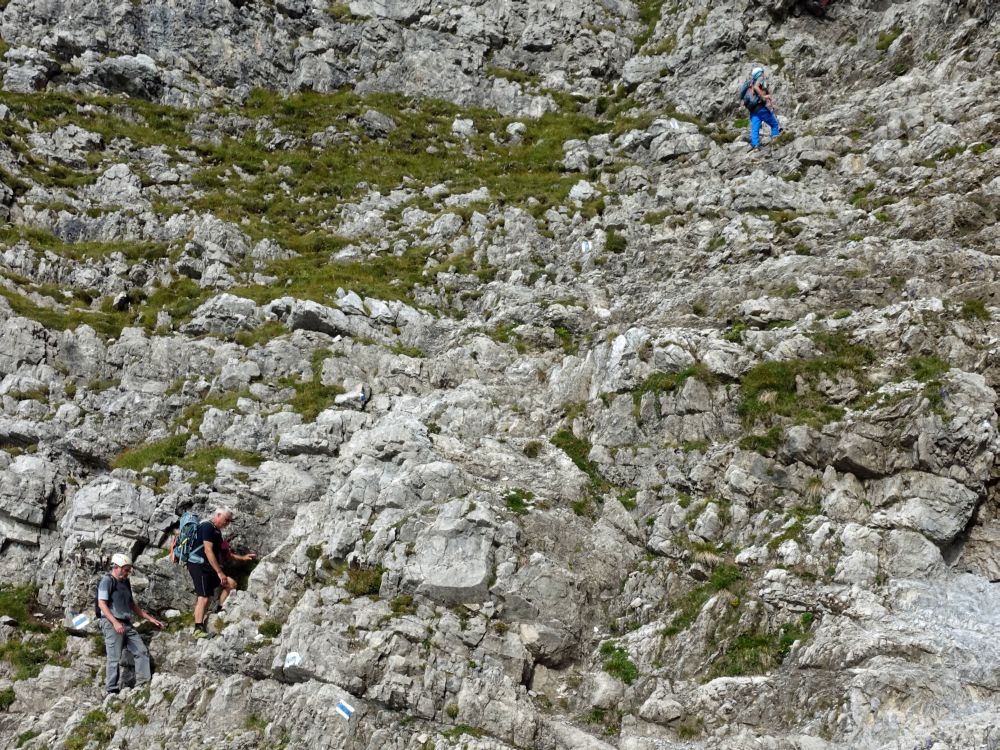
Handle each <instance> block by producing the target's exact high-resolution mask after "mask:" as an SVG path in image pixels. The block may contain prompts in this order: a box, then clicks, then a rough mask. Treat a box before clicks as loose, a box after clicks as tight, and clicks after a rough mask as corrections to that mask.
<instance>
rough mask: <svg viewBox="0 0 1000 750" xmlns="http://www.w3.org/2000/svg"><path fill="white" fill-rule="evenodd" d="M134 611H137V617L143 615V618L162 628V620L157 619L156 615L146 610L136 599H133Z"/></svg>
mask: <svg viewBox="0 0 1000 750" xmlns="http://www.w3.org/2000/svg"><path fill="white" fill-rule="evenodd" d="M132 611H133V612H135V615H136V617H141V618H142V619H143V620H149V622H151V623H153V624H154V625H155V626H156V627H158V628H162V627H163V623H162V622H160V621H159V620H157V619H156V618H155V617H153V616H152V615H151V614H149V613H148V612H147V611H146V610H144V609H143V608H142V607H140V606H139V603H138V602H137V601H135V600H134V599H133V600H132Z"/></svg>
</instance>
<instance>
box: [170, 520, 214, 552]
mask: <svg viewBox="0 0 1000 750" xmlns="http://www.w3.org/2000/svg"><path fill="white" fill-rule="evenodd" d="M200 524H201V519H200V518H198V514H197V513H194V512H192V511H190V510H189V511H185V513H184V515H182V516H181V522H180V528H179V529H178V531H177V536H175V537H174V543H173V544H172V545H171V547H170V562H172V563H173V564H174V565H177V564H178V563H188V562H193V563H203V562H205V556H204V555H203V554H202V552H201V551H202V548H204V546H205V545H204V544H203V543H199V542H198V526H199V525H200Z"/></svg>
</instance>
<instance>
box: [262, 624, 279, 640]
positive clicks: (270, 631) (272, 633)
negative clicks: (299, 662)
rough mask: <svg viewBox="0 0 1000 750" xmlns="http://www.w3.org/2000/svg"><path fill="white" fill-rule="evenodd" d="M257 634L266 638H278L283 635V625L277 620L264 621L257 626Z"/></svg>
mask: <svg viewBox="0 0 1000 750" xmlns="http://www.w3.org/2000/svg"><path fill="white" fill-rule="evenodd" d="M257 632H258V633H260V634H261V635H262V636H264V637H265V638H277V637H278V635H279V634H280V633H281V623H280V622H276V621H275V620H264V622H262V623H261V624H260V625H258V626H257Z"/></svg>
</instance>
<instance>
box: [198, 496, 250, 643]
mask: <svg viewBox="0 0 1000 750" xmlns="http://www.w3.org/2000/svg"><path fill="white" fill-rule="evenodd" d="M232 522H233V512H232V511H231V510H230V509H229V508H217V509H216V511H215V512H214V513H213V514H212V517H211V518H209V519H208V520H207V521H202V522H201V524H199V526H198V536H197V538H196V540H195V550H198V551H199V552H200V553H201V554H200V555H199V557H200V558H202V559H203V560H204V562H194V561H189V562H188V564H187V569H188V572H189V573H190V574H191V581H192V582H193V583H194V593H195V596H196V597H197V599H195V603H194V635H195V637H196V638H205V637H206V636H207V635H208V628H207V627H206V625H205V615H206V613H207V611H208V600H209V599H211V598H212V595H213V594H215V590H216V589H217V588H221V589H222V591H221V592H220V593H219V606H220V607H221V606H222V605H223V604H225V602H226V599H227V598H228V596H229V592H230V591H233V590H234V589H235V588H236V580H235V579H233V578H230V577H229V576H227V575H226V572H225V571H224V570H223V569H222V562H223V560H224V559H225V558H224V552H223V550H224V545H225V542H224V541H223V539H222V530H223V529H224V528H226V527H227V526H228V525H229V524H231V523H232ZM232 557H233V558H235V559H238V560H253V559H254V558H256V557H257V555H255V554H254V553H253V552H249V553H247V554H246V555H232Z"/></svg>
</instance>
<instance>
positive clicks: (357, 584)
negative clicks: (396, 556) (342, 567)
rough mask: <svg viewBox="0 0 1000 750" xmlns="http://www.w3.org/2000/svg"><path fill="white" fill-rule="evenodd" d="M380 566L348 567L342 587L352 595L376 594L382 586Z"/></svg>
mask: <svg viewBox="0 0 1000 750" xmlns="http://www.w3.org/2000/svg"><path fill="white" fill-rule="evenodd" d="M382 573H383V570H382V566H381V565H377V566H375V567H374V568H348V569H347V583H345V584H344V588H345V589H347V592H348V593H349V594H351V595H352V596H356V597H357V596H376V595H377V594H378V592H379V589H380V588H381V587H382Z"/></svg>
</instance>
